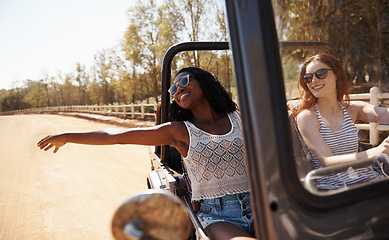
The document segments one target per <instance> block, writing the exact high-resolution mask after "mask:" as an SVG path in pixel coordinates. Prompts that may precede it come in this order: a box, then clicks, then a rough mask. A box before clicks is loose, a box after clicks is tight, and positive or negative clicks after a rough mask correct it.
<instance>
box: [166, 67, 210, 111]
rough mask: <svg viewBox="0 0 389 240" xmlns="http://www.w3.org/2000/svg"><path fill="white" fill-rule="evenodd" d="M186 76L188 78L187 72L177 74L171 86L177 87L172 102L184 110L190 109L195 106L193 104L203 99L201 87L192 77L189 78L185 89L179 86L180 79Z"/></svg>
mask: <svg viewBox="0 0 389 240" xmlns="http://www.w3.org/2000/svg"><path fill="white" fill-rule="evenodd" d="M188 75H189V76H190V73H188V72H182V73H179V74H178V75H177V76H176V78H175V79H174V81H173V84H174V85H176V86H177V92H176V93H175V95H174V100H175V101H176V102H177V104H178V105H179V106H180V107H182V108H185V109H190V108H191V107H193V106H195V105H194V104H196V103H197V102H199V101H200V100H202V99H205V97H204V93H203V91H202V89H201V86H200V84H199V82H198V81H197V80H196V79H195V78H194V77H191V76H190V77H189V83H188V85H187V86H186V87H181V86H180V81H181V79H182V78H184V77H188Z"/></svg>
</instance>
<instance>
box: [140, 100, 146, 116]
mask: <svg viewBox="0 0 389 240" xmlns="http://www.w3.org/2000/svg"><path fill="white" fill-rule="evenodd" d="M140 112H141V116H142V119H144V118H145V106H143V102H141V103H140Z"/></svg>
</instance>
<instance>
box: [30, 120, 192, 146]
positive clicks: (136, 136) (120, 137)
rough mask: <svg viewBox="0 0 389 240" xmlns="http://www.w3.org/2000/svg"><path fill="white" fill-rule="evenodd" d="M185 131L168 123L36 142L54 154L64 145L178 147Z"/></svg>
mask: <svg viewBox="0 0 389 240" xmlns="http://www.w3.org/2000/svg"><path fill="white" fill-rule="evenodd" d="M186 135H187V133H186V129H185V126H184V125H183V123H182V122H169V123H165V124H161V125H157V126H154V127H148V128H132V129H125V130H117V129H106V130H98V131H91V132H73V133H59V134H53V135H49V136H47V137H45V138H43V139H42V140H40V141H39V142H38V144H37V145H38V147H39V148H40V149H43V150H45V151H47V150H49V149H51V148H52V147H54V153H56V152H57V151H58V149H59V148H60V147H62V146H63V145H65V144H66V143H78V144H89V145H111V144H139V145H151V146H156V145H173V146H177V145H180V143H181V142H185V139H186Z"/></svg>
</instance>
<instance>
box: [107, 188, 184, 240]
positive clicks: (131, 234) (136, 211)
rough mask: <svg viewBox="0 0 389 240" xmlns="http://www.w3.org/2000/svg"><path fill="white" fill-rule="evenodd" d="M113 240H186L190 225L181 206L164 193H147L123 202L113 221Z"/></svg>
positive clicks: (159, 191) (170, 195)
mask: <svg viewBox="0 0 389 240" xmlns="http://www.w3.org/2000/svg"><path fill="white" fill-rule="evenodd" d="M111 227H112V235H113V236H114V238H115V239H116V240H135V239H136V240H145V239H147V240H151V239H158V240H165V239H166V240H171V239H177V240H180V239H188V237H189V234H190V230H191V222H190V218H189V213H188V210H187V209H186V206H185V205H184V203H183V202H182V201H181V200H180V199H179V198H178V197H177V196H175V195H174V194H172V193H170V192H168V191H166V190H153V189H150V190H146V191H144V192H141V193H139V194H137V195H135V196H133V197H131V198H130V199H128V200H127V201H126V202H124V203H123V204H122V205H121V206H120V207H119V208H118V209H117V210H116V212H115V214H114V216H113V218H112V225H111Z"/></svg>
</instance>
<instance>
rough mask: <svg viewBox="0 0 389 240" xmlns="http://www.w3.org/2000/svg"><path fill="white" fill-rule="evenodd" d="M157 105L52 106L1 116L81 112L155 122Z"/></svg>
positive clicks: (7, 113)
mask: <svg viewBox="0 0 389 240" xmlns="http://www.w3.org/2000/svg"><path fill="white" fill-rule="evenodd" d="M156 110H157V103H154V104H146V103H141V104H126V105H102V106H96V105H74V106H51V107H40V108H30V109H20V110H14V111H7V112H1V113H0V115H14V114H31V113H58V112H79V113H90V114H100V115H107V116H117V117H121V118H128V117H129V118H137V117H138V118H141V119H145V118H146V117H152V118H153V119H154V120H155V114H156Z"/></svg>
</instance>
